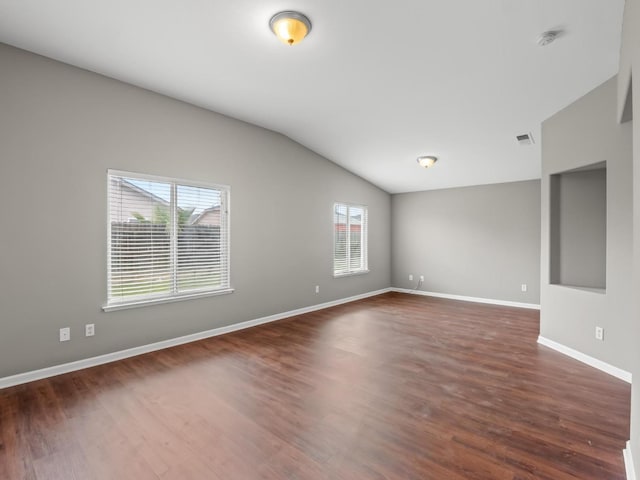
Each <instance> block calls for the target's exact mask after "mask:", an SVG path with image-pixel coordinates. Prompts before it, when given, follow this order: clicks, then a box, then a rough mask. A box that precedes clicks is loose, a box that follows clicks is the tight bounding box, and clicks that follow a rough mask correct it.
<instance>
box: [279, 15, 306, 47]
mask: <svg viewBox="0 0 640 480" xmlns="http://www.w3.org/2000/svg"><path fill="white" fill-rule="evenodd" d="M269 26H270V27H271V30H272V31H273V33H275V34H276V37H278V38H279V39H280V41H281V42H282V43H286V44H287V45H296V44H298V43H300V42H301V41H302V40H304V37H306V36H307V35H308V34H309V32H310V31H311V22H310V21H309V19H308V18H307V17H305V16H304V15H303V14H301V13H298V12H290V11H289V12H280V13H276V14H275V15H274V16H273V17H272V18H271V21H270V22H269Z"/></svg>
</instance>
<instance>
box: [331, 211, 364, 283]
mask: <svg viewBox="0 0 640 480" xmlns="http://www.w3.org/2000/svg"><path fill="white" fill-rule="evenodd" d="M368 271H369V270H368V261H367V207H364V206H362V205H348V204H345V203H336V204H335V205H334V206H333V275H334V276H336V277H339V276H342V275H353V274H357V273H366V272H368Z"/></svg>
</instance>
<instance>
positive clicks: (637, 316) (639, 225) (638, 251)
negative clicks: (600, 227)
mask: <svg viewBox="0 0 640 480" xmlns="http://www.w3.org/2000/svg"><path fill="white" fill-rule="evenodd" d="M632 67H635V69H636V73H635V76H634V77H633V79H632V77H631V69H632ZM639 68H640V1H638V0H626V2H625V9H624V23H623V28H622V48H621V51H620V74H619V75H618V114H619V117H623V116H624V115H623V114H624V113H627V118H629V117H630V116H631V112H628V108H627V109H626V110H627V112H625V108H624V107H625V106H626V105H629V104H630V103H631V104H632V107H631V109H632V114H633V116H634V117H635V121H634V122H633V124H632V125H631V127H632V129H633V145H634V148H633V220H634V221H633V224H634V235H633V248H634V260H633V291H634V292H635V295H634V305H633V320H632V322H631V326H630V329H629V331H628V335H629V337H630V338H632V339H634V340H635V342H634V346H633V349H632V351H631V352H630V357H631V359H630V360H631V365H630V367H629V368H630V370H631V373H632V374H633V378H634V382H633V385H632V393H631V451H632V452H633V460H634V462H635V471H636V475H640V348H638V341H639V340H640V295H639V294H638V292H640V74H639V73H638V69H639ZM632 83H633V91H635V92H636V94H635V95H634V96H633V97H632V96H631V91H632V90H631V88H630V87H631V84H632ZM630 98H632V102H628V100H629V99H630Z"/></svg>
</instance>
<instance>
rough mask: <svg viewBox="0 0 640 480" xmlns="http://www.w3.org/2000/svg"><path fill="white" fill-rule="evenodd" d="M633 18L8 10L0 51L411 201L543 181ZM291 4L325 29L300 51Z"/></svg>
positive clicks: (384, 3)
mask: <svg viewBox="0 0 640 480" xmlns="http://www.w3.org/2000/svg"><path fill="white" fill-rule="evenodd" d="M623 7H624V0H483V1H478V0H394V1H390V0H373V1H372V0H349V1H344V0H341V1H338V0H296V1H295V2H292V1H291V0H289V1H286V2H285V1H283V0H260V1H258V0H233V1H231V0H108V1H107V0H56V1H51V0H0V41H1V42H4V43H7V44H10V45H15V46H17V47H20V48H24V49H26V50H30V51H32V52H36V53H39V54H41V55H45V56H47V57H51V58H54V59H57V60H60V61H63V62H67V63H70V64H72V65H77V66H79V67H82V68H85V69H88V70H92V71H95V72H98V73H101V74H104V75H107V76H109V77H113V78H117V79H120V80H123V81H125V82H129V83H132V84H134V85H138V86H141V87H144V88H147V89H150V90H153V91H156V92H160V93H163V94H166V95H169V96H171V97H175V98H178V99H181V100H184V101H187V102H190V103H193V104H195V105H199V106H202V107H205V108H208V109H211V110H214V111H217V112H220V113H224V114H226V115H229V116H232V117H235V118H238V119H241V120H245V121H247V122H251V123H254V124H257V125H261V126H263V127H266V128H268V129H271V130H275V131H277V132H280V133H282V134H284V135H287V136H288V137H290V138H292V139H294V140H296V141H298V142H300V143H301V144H303V145H305V146H307V147H308V148H310V149H312V150H314V151H316V152H318V153H320V154H321V155H323V156H325V157H326V158H328V159H330V160H332V161H333V162H335V163H337V164H339V165H341V166H343V167H344V168H346V169H348V170H350V171H352V172H354V173H356V174H358V175H360V176H362V177H364V178H365V179H367V180H369V181H371V182H372V183H374V184H376V185H378V186H379V187H381V188H382V189H384V190H386V191H387V192H390V193H399V192H409V191H418V190H429V189H436V188H447V187H454V186H463V185H478V184H487V183H499V182H508V181H515V180H526V179H533V178H539V177H540V123H541V122H542V121H543V120H544V119H545V118H547V117H549V116H550V115H552V114H553V113H555V112H557V111H558V110H560V109H562V108H563V107H565V106H567V105H568V104H569V103H571V102H572V101H573V100H575V99H577V98H579V97H580V96H582V95H584V94H585V93H586V92H588V91H589V90H591V89H593V88H594V87H596V86H597V85H599V84H600V83H602V82H604V81H605V80H607V79H608V78H610V77H611V76H613V75H614V74H615V73H616V72H617V70H618V58H619V50H620V34H621V28H622V11H623ZM292 8H293V9H295V10H297V11H300V12H302V13H304V14H306V15H307V16H308V17H309V18H310V19H311V22H312V24H313V29H312V31H311V33H310V35H309V36H308V37H307V39H306V40H305V41H304V42H303V43H301V44H300V45H297V46H294V47H288V46H286V45H283V44H282V43H280V42H279V41H278V40H277V39H276V38H275V36H274V35H273V34H272V33H271V31H270V30H269V26H268V23H269V19H270V18H271V16H272V15H273V14H275V13H277V12H279V11H281V10H288V9H292ZM551 29H561V30H563V31H564V34H563V35H562V36H561V37H560V38H559V39H558V40H557V41H556V42H555V43H553V44H551V45H548V46H546V47H539V46H538V45H537V44H536V39H537V37H538V36H539V35H540V34H541V33H542V32H543V31H545V30H551ZM528 132H531V133H532V134H533V137H534V140H535V141H536V143H535V144H534V145H532V146H529V147H523V146H520V145H518V143H517V142H516V139H515V136H516V135H518V134H522V133H528ZM419 155H436V156H438V157H439V159H440V160H439V161H438V163H437V164H436V165H435V166H434V167H433V168H430V169H428V170H425V169H423V168H420V167H419V166H418V165H417V163H416V157H418V156H419Z"/></svg>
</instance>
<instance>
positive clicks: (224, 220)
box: [107, 170, 230, 307]
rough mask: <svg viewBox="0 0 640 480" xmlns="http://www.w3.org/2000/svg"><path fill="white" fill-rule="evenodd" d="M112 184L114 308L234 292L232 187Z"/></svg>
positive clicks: (141, 179)
mask: <svg viewBox="0 0 640 480" xmlns="http://www.w3.org/2000/svg"><path fill="white" fill-rule="evenodd" d="M108 178H109V200H108V203H109V237H108V257H109V258H108V263H109V264H108V299H107V307H109V306H117V305H130V304H134V305H135V304H140V303H142V304H144V303H148V302H154V301H162V300H170V299H178V298H184V297H189V296H197V295H198V294H211V293H223V292H225V291H230V285H229V229H228V226H229V222H228V204H229V189H228V187H224V186H207V185H199V184H192V183H189V182H184V181H181V180H175V179H170V178H163V177H155V176H148V175H140V174H133V173H128V172H117V171H114V170H110V171H109V174H108Z"/></svg>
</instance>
